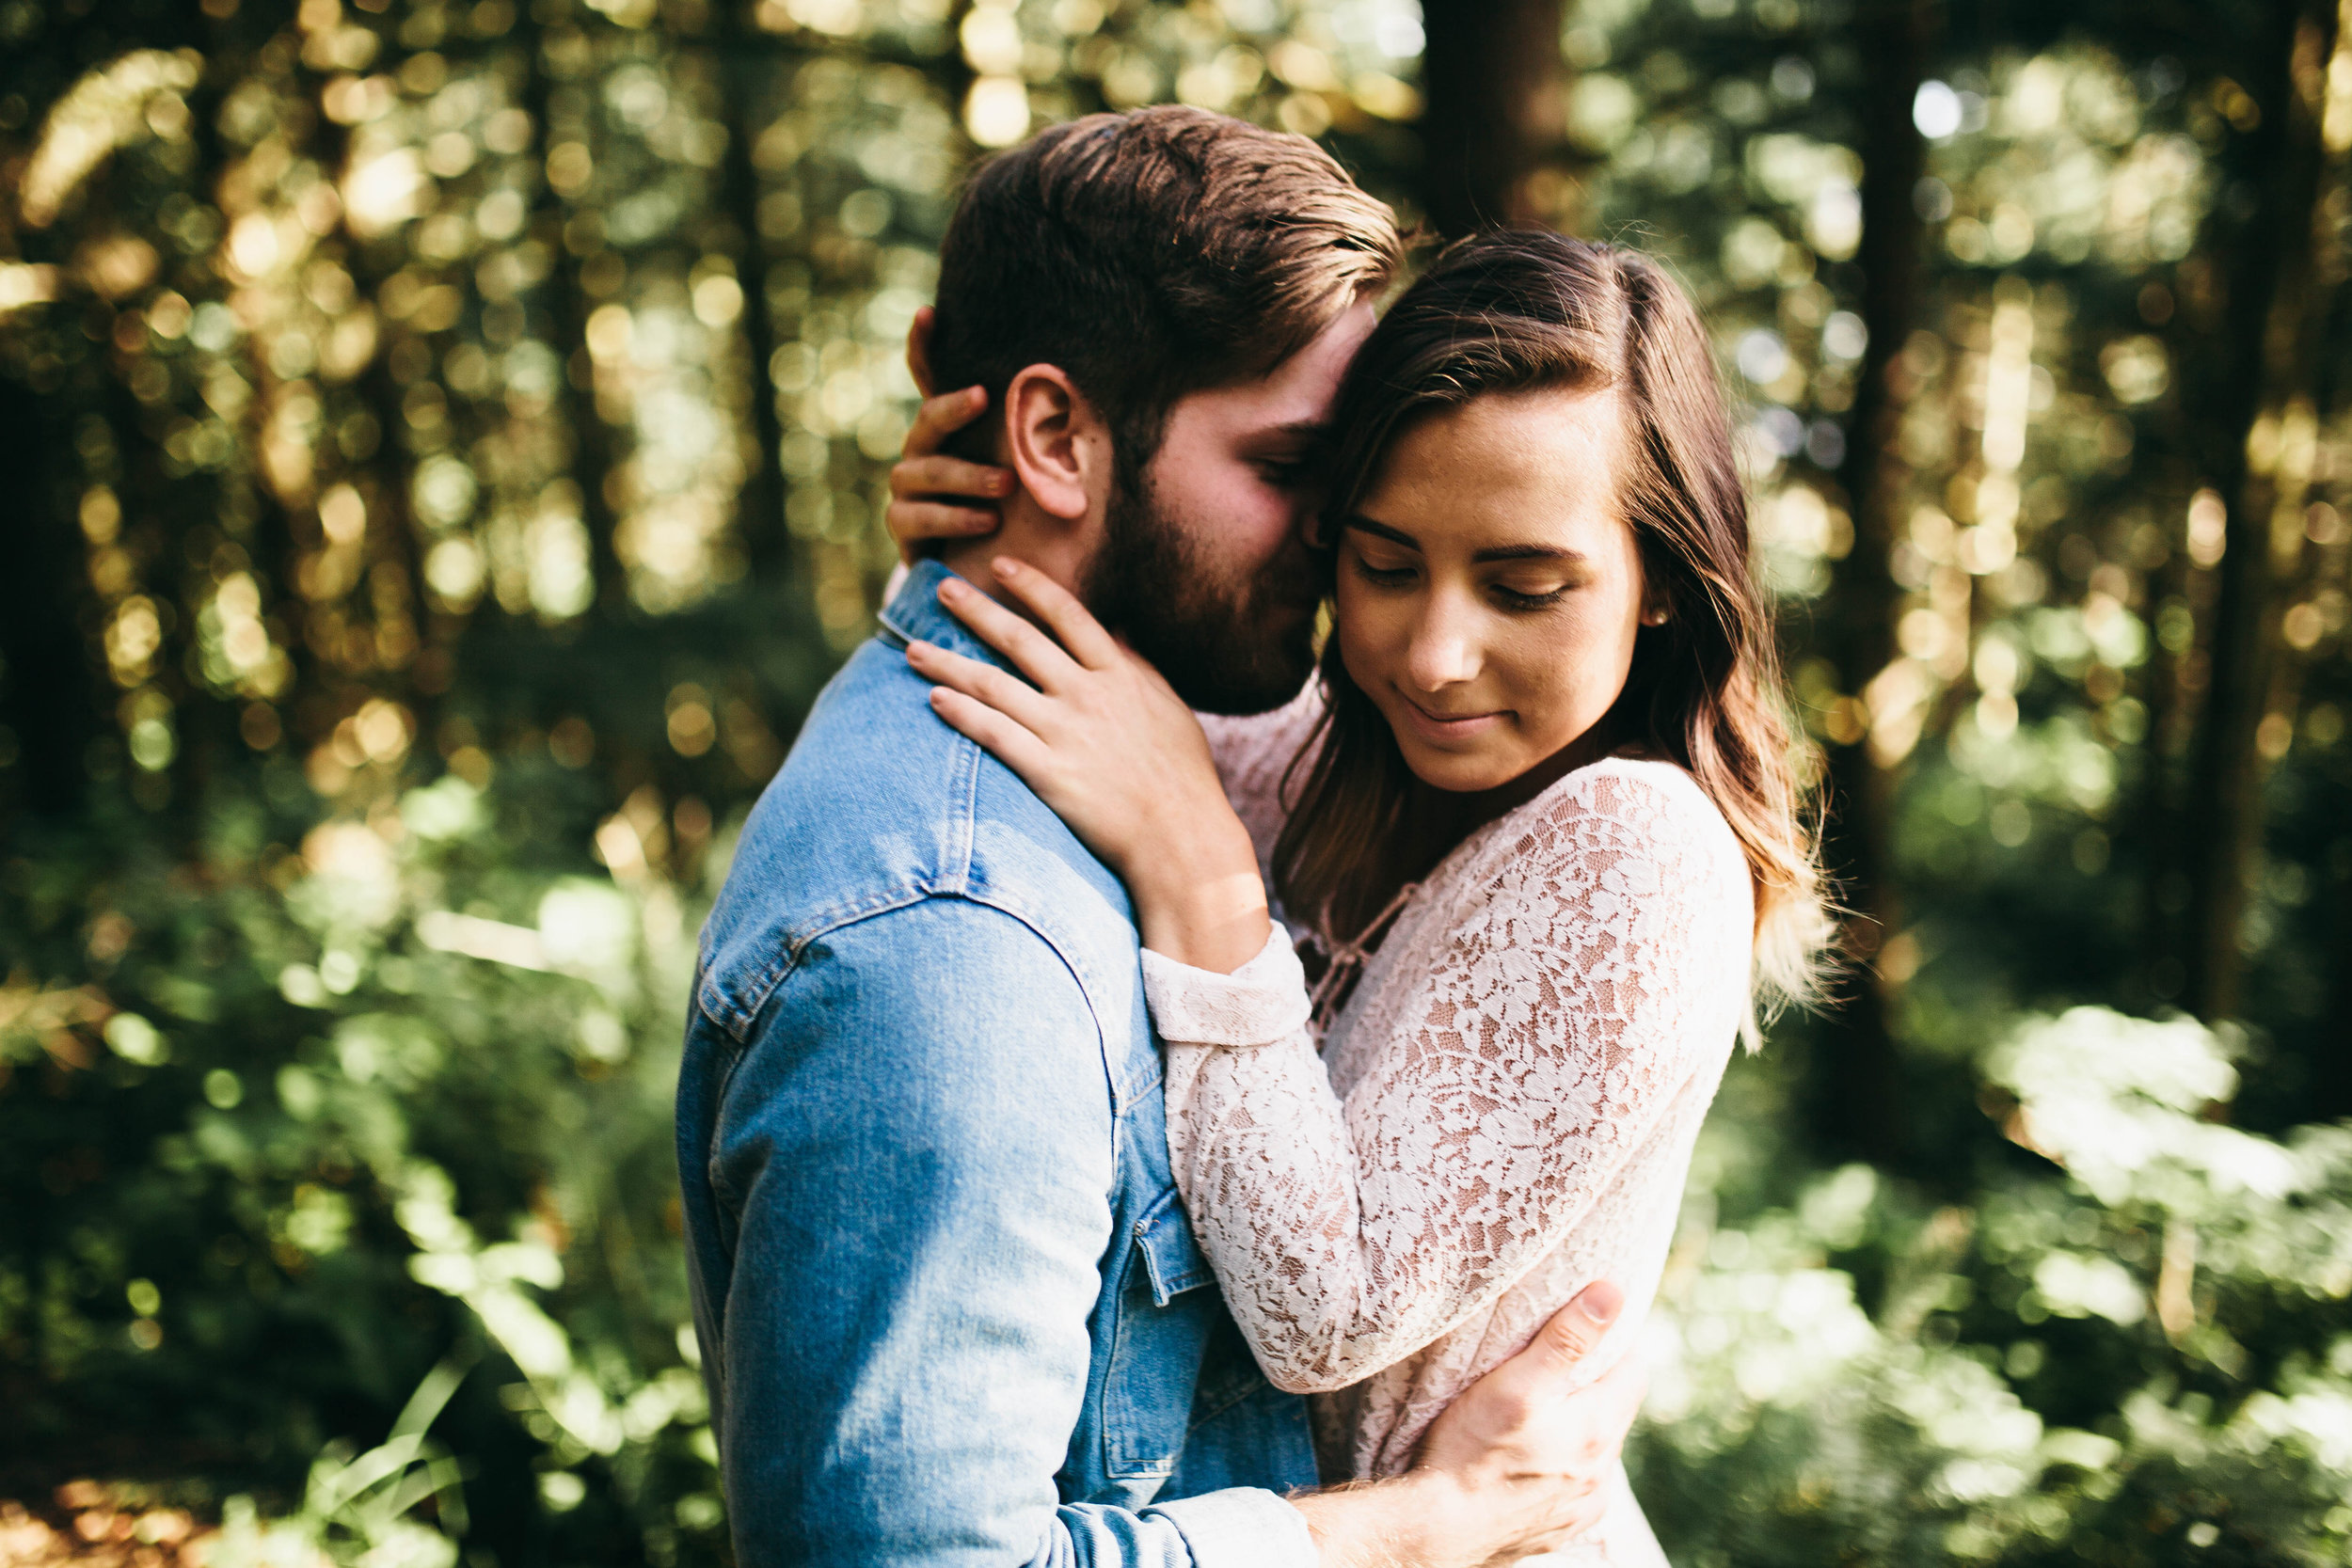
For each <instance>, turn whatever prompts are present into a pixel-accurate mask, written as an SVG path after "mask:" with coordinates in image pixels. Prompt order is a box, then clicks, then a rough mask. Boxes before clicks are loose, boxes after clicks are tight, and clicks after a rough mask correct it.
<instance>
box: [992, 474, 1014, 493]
mask: <svg viewBox="0 0 2352 1568" xmlns="http://www.w3.org/2000/svg"><path fill="white" fill-rule="evenodd" d="M988 487H989V488H990V489H991V490H993V491H994V492H995V493H996V494H998V495H1000V496H1009V495H1011V494H1012V475H1010V474H991V475H989V476H988Z"/></svg>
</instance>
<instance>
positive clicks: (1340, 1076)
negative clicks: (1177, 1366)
mask: <svg viewBox="0 0 2352 1568" xmlns="http://www.w3.org/2000/svg"><path fill="white" fill-rule="evenodd" d="M1314 718H1315V708H1314V705H1313V698H1312V696H1311V694H1310V695H1309V696H1307V697H1303V698H1302V699H1301V700H1300V701H1299V702H1297V703H1294V704H1293V705H1290V706H1289V707H1286V708H1284V709H1282V710H1280V711H1279V712H1277V713H1275V714H1271V715H1267V716H1265V717H1264V718H1263V719H1256V720H1217V721H1210V722H1209V724H1208V728H1209V734H1210V740H1211V744H1212V746H1213V747H1214V748H1215V750H1216V755H1217V761H1218V767H1219V769H1220V772H1221V774H1222V776H1223V777H1224V780H1225V783H1226V784H1227V787H1228V790H1229V793H1230V794H1231V795H1232V799H1233V801H1234V804H1235V807H1236V809H1237V810H1238V811H1239V812H1240V814H1241V816H1242V819H1243V821H1244V823H1245V824H1246V825H1247V826H1248V828H1249V830H1250V832H1251V835H1252V837H1253V839H1255V841H1256V842H1257V844H1258V847H1259V852H1260V858H1261V862H1262V863H1263V861H1264V859H1265V857H1266V855H1267V854H1268V853H1269V851H1270V849H1271V847H1272V844H1273V841H1274V837H1275V834H1276V833H1277V832H1279V828H1280V822H1281V816H1282V812H1283V809H1284V803H1283V801H1282V800H1280V799H1279V783H1280V781H1281V778H1282V775H1283V772H1284V770H1285V769H1286V768H1287V767H1288V765H1289V763H1290V760H1291V757H1292V756H1293V755H1294V754H1295V751H1296V748H1297V746H1298V745H1299V743H1300V741H1301V740H1302V739H1303V738H1304V737H1305V736H1307V735H1308V734H1309V733H1310V732H1311V725H1312V723H1313V721H1314ZM1753 920H1754V917H1753V906H1752V903H1751V895H1750V890H1749V883H1748V877H1747V868H1746V863H1745V860H1744V858H1743V857H1742V855H1741V854H1740V847H1739V845H1738V842H1737V841H1736V840H1735V839H1734V838H1733V836H1732V833H1731V831H1730V828H1729V826H1728V825H1727V824H1726V823H1725V822H1724V819H1723V817H1722V816H1721V814H1720V813H1719V812H1717V811H1716V809H1715V807H1714V805H1713V803H1712V802H1711V801H1710V800H1708V799H1707V797H1706V795H1705V793H1704V792H1703V791H1702V790H1701V789H1700V788H1699V786H1698V785H1697V784H1696V783H1695V782H1694V781H1692V779H1691V778H1690V776H1689V775H1688V774H1686V773H1684V772H1683V771H1682V770H1681V769H1680V768H1676V767H1674V766H1673V765H1671V764H1667V763H1661V762H1649V761H1637V760H1632V759H1628V758H1622V757H1615V758H1609V759H1606V760H1604V761H1601V762H1599V763H1596V764H1594V765H1592V766H1591V767H1588V768H1581V769H1579V770H1577V771H1576V772H1574V773H1571V774H1569V775H1567V776H1566V777H1565V778H1563V779H1561V780H1559V781H1558V782H1557V783H1555V784H1552V785H1551V786H1550V788H1549V789H1547V790H1546V791H1545V792H1544V793H1543V794H1542V795H1540V796H1538V797H1536V798H1535V799H1534V800H1531V801H1529V802H1527V803H1526V804H1525V805H1522V806H1520V807H1518V809H1517V810H1515V811H1513V812H1510V813H1508V814H1506V815H1505V816H1502V817H1501V818H1499V819H1498V820H1496V821H1495V822H1492V823H1489V824H1488V825H1487V826H1486V828H1484V829H1482V830H1480V831H1479V832H1477V833H1474V834H1473V835H1471V837H1470V839H1469V840H1468V841H1466V842H1465V843H1464V844H1462V845H1461V846H1459V847H1456V849H1455V850H1454V852H1453V854H1451V855H1450V856H1448V857H1447V859H1446V860H1445V861H1444V863H1441V864H1440V865H1439V866H1438V869H1437V870H1436V871H1435V872H1434V873H1432V874H1431V875H1430V876H1429V877H1428V878H1427V879H1425V880H1424V881H1423V883H1422V886H1421V887H1420V889H1419V890H1418V891H1417V892H1416V893H1415V894H1414V895H1412V896H1411V897H1410V898H1409V899H1408V900H1407V901H1406V905H1405V907H1404V909H1403V910H1402V911H1400V912H1399V914H1398V915H1397V917H1396V920H1395V922H1394V924H1393V925H1392V926H1391V928H1390V930H1389V932H1388V934H1387V936H1386V938H1385V940H1384V941H1382V942H1381V943H1380V946H1379V948H1378V949H1377V951H1375V953H1374V954H1373V955H1372V957H1371V958H1370V959H1369V961H1368V963H1367V964H1366V966H1365V969H1364V972H1363V975H1362V978H1361V979H1360V980H1359V983H1358V984H1357V986H1356V988H1355V990H1354V993H1353V994H1352V995H1351V996H1350V997H1349V998H1348V1000H1347V1002H1346V1005H1345V1006H1343V1007H1342V1008H1341V1009H1340V1011H1339V1013H1338V1016H1337V1017H1336V1018H1335V1019H1334V1020H1333V1021H1332V1022H1331V1024H1330V1027H1329V1029H1328V1030H1327V1033H1326V1034H1325V1036H1324V1037H1323V1039H1322V1040H1321V1042H1320V1044H1321V1055H1320V1059H1318V1055H1317V1043H1318V1042H1317V1041H1316V1039H1315V1037H1314V1032H1313V1030H1312V1028H1311V1026H1303V1027H1302V1026H1301V1025H1300V1024H1299V1023H1298V1022H1297V1020H1298V1018H1299V1015H1300V1012H1301V1010H1302V1009H1301V993H1300V990H1296V989H1290V990H1286V989H1285V988H1286V987H1287V988H1298V987H1303V981H1302V980H1301V979H1299V978H1296V977H1295V966H1293V967H1292V969H1291V970H1289V971H1280V970H1278V969H1276V968H1274V967H1271V966H1269V965H1268V961H1267V959H1266V958H1264V957H1263V956H1262V958H1261V959H1260V960H1259V961H1258V962H1256V963H1253V964H1252V965H1251V966H1249V969H1248V970H1246V971H1244V972H1242V973H1241V974H1236V975H1233V976H1222V975H1219V976H1204V975H1202V974H1201V973H1200V971H1193V970H1185V969H1184V968H1183V966H1181V965H1173V964H1168V963H1166V961H1165V960H1161V962H1160V965H1159V966H1157V967H1155V968H1153V969H1152V970H1150V971H1148V972H1147V987H1148V992H1147V994H1148V995H1149V996H1150V998H1151V1001H1152V1008H1153V1018H1154V1023H1155V1026H1157V1027H1159V1029H1160V1032H1161V1034H1162V1036H1163V1037H1164V1038H1165V1039H1167V1041H1168V1146H1169V1153H1170V1156H1171V1158H1172V1160H1173V1164H1174V1169H1175V1174H1176V1180H1177V1181H1178V1183H1179V1185H1180V1187H1181V1188H1182V1189H1183V1192H1184V1201H1185V1207H1186V1209H1187V1210H1188V1211H1189V1212H1190V1213H1191V1215H1192V1220H1193V1227H1194V1230H1195V1232H1196V1234H1197V1235H1198V1236H1199V1237H1200V1243H1201V1245H1202V1247H1203V1249H1204V1251H1205V1252H1206V1253H1207V1255H1208V1258H1209V1259H1210V1261H1211V1263H1212V1264H1213V1265H1214V1266H1215V1268H1216V1273H1217V1276H1218V1278H1219V1280H1220V1281H1221V1282H1222V1283H1223V1284H1224V1287H1225V1293H1226V1297H1227V1300H1228V1301H1229V1303H1230V1304H1231V1305H1232V1310H1233V1312H1234V1315H1235V1318H1236V1319H1237V1321H1238V1322H1239V1323H1240V1324H1241V1326H1242V1328H1243V1330H1244V1332H1245V1333H1246V1334H1247V1335H1248V1338H1249V1341H1250V1343H1251V1345H1252V1347H1253V1348H1254V1349H1255V1350H1256V1352H1257V1354H1258V1357H1259V1360H1260V1362H1261V1364H1262V1365H1263V1367H1264V1369H1265V1370H1266V1373H1267V1375H1268V1376H1269V1377H1270V1378H1271V1379H1272V1380H1273V1381H1274V1382H1275V1383H1277V1384H1278V1385H1279V1386H1283V1387H1285V1388H1290V1389H1294V1390H1297V1391H1301V1392H1306V1393H1310V1394H1312V1395H1314V1396H1316V1397H1315V1399H1314V1401H1313V1415H1314V1420H1315V1428H1316V1436H1317V1446H1318V1449H1319V1452H1320V1454H1321V1457H1322V1459H1323V1463H1324V1465H1325V1469H1326V1472H1327V1475H1329V1476H1332V1477H1335V1478H1336V1477H1338V1476H1343V1475H1347V1476H1371V1477H1379V1476H1388V1475H1393V1474H1395V1473H1397V1472H1398V1471H1401V1470H1402V1469H1404V1468H1405V1467H1406V1464H1407V1463H1408V1461H1409V1459H1410V1456H1411V1453H1412V1449H1413V1446H1414V1444H1415V1443H1416V1442H1418V1440H1419V1439H1420V1437H1421V1435H1422V1433H1423V1432H1424V1431H1425V1430H1426V1429H1427V1427H1428V1425H1429V1423H1430V1422H1431V1421H1432V1420H1434V1419H1435V1418H1437V1416H1438V1413H1439V1412H1440V1411H1442V1410H1443V1409H1444V1408H1445V1406H1446V1404H1447V1403H1448V1402H1450V1401H1452V1400H1453V1398H1454V1396H1455V1395H1456V1394H1458V1393H1460V1392H1461V1391H1462V1389H1463V1388H1465V1387H1467V1386H1469V1385H1470V1383H1472V1382H1474V1381H1475V1380H1476V1379H1477V1378H1478V1377H1480V1376H1481V1375H1483V1374H1484V1373H1485V1372H1486V1371H1487V1370H1490V1369H1491V1368H1492V1367H1494V1366H1495V1365H1496V1364H1497V1363H1499V1362H1501V1361H1502V1360H1504V1359H1505V1358H1507V1357H1508V1356H1510V1355H1511V1354H1514V1353H1516V1352H1517V1351H1518V1350H1519V1349H1520V1348H1522V1347H1523V1346H1524V1345H1525V1344H1526V1343H1527V1341H1528V1340H1529V1339H1530V1338H1533V1337H1534V1332H1535V1330H1536V1329H1537V1328H1539V1327H1540V1326H1541V1325H1542V1324H1543V1323H1544V1321H1545V1320H1546V1319H1547V1318H1549V1316H1550V1314H1551V1313H1552V1312H1553V1311H1554V1310H1555V1309H1557V1308H1558V1307H1560V1306H1562V1305H1563V1304H1565V1302H1566V1301H1567V1300H1568V1298H1569V1297H1571V1296H1572V1295H1574V1294H1575V1293H1576V1291H1579V1290H1581V1289H1582V1288H1583V1287H1584V1286H1585V1285H1587V1284H1589V1283H1591V1282H1592V1281H1593V1280H1595V1279H1598V1278H1602V1277H1608V1278H1611V1279H1614V1280H1616V1281H1617V1282H1619V1283H1620V1284H1621V1285H1622V1286H1624V1288H1625V1290H1626V1291H1627V1294H1628V1297H1629V1300H1628V1303H1627V1309H1626V1312H1625V1314H1624V1316H1623V1318H1621V1319H1620V1321H1619V1323H1618V1324H1617V1326H1616V1327H1615V1328H1614V1329H1613V1330H1612V1332H1611V1335H1610V1337H1609V1340H1608V1342H1607V1343H1605V1344H1604V1345H1603V1347H1602V1349H1601V1351H1600V1353H1599V1354H1597V1355H1595V1356H1594V1357H1592V1358H1591V1360H1590V1361H1589V1362H1588V1363H1587V1367H1586V1370H1585V1375H1586V1376H1587V1377H1588V1378H1590V1377H1598V1376H1599V1375H1601V1374H1602V1373H1603V1372H1604V1371H1606V1370H1608V1368H1609V1367H1611V1366H1613V1364H1614V1363H1615V1361H1616V1359H1617V1358H1618V1357H1619V1356H1620V1355H1621V1354H1624V1353H1625V1351H1626V1350H1627V1349H1628V1348H1629V1345H1630V1344H1631V1341H1632V1338H1633V1336H1635V1335H1636V1334H1638V1332H1639V1327H1640V1323H1641V1320H1642V1319H1643V1318H1644V1316H1645V1314H1646V1313H1647V1311H1648V1308H1649V1306H1650V1303H1651V1300H1652V1298H1653V1296H1654V1294H1655V1292H1656V1289H1657V1283H1658V1276H1659V1274H1660V1272H1661V1268H1662V1267H1663V1264H1664V1260H1665V1252H1666V1247H1667V1244H1668V1243H1669V1242H1670V1240H1671V1239H1672V1234H1673V1229H1674V1224H1675V1219H1676V1214H1677V1209H1678V1206H1679V1203H1680V1198H1681V1195H1682V1188H1683V1183H1684V1180H1685V1178H1686V1175H1687V1172H1688V1167H1689V1164H1690V1157H1691V1148H1692V1141H1693V1140H1694V1139H1695V1137H1696V1135H1697V1132H1698V1128H1699V1124H1700V1122H1701V1121H1702V1120H1703V1119H1704V1117H1705V1116H1706V1113H1707V1109H1708V1104H1709V1102H1710V1101H1712V1100H1713V1098H1714V1094H1715V1089H1716V1085H1717V1084H1718V1083H1719V1082H1720V1080H1721V1077H1722V1073H1723V1069H1724V1064H1725V1062H1726V1061H1727V1059H1728V1057H1729V1054H1730V1051H1731V1047H1732V1042H1733V1040H1734V1039H1735V1038H1736V1037H1737V1034H1738V1030H1739V1025H1740V1018H1741V1016H1742V1014H1743V1011H1744V1008H1745V1006H1746V999H1747V990H1748V978H1749V967H1750V959H1751V953H1750V947H1751V939H1752V930H1753ZM1152 957H1153V958H1156V957H1157V956H1156V955H1153V956H1152ZM1207 980H1215V981H1220V982H1225V983H1226V984H1225V989H1224V990H1222V991H1221V992H1218V993H1217V994H1218V1002H1219V1006H1218V1007H1217V1011H1216V1021H1217V1022H1216V1030H1215V1033H1216V1037H1217V1038H1218V1039H1219V1040H1222V1041H1224V1042H1226V1043H1223V1044H1212V1043H1205V1042H1200V1041H1192V1040H1186V1039H1184V1038H1182V1037H1180V1036H1179V1035H1177V1034H1173V1033H1171V1032H1170V1029H1169V1027H1168V1025H1169V1024H1170V1023H1172V1022H1178V1021H1180V1020H1181V1019H1183V1018H1184V1017H1185V1008H1186V1007H1187V1006H1190V1005H1191V1004H1190V1003H1189V1002H1188V1001H1187V999H1186V998H1187V996H1188V995H1189V991H1188V989H1187V988H1188V987H1192V986H1198V985H1200V983H1201V982H1202V981H1207ZM1253 997H1254V1000H1252V998H1253ZM1253 1009H1254V1011H1253ZM1245 1039H1248V1040H1251V1041H1253V1042H1254V1043H1251V1044H1248V1045H1242V1046H1239V1048H1236V1043H1235V1042H1239V1041H1242V1040H1245ZM1627 1504H1628V1506H1625V1507H1619V1508H1615V1509H1613V1511H1612V1514H1611V1518H1610V1521H1609V1523H1608V1524H1607V1525H1605V1526H1604V1527H1603V1528H1602V1529H1601V1530H1599V1531H1597V1532H1596V1534H1595V1536H1593V1537H1588V1538H1587V1539H1586V1541H1584V1542H1581V1543H1579V1544H1578V1545H1577V1546H1576V1547H1575V1548H1572V1549H1571V1550H1570V1551H1569V1552H1567V1553H1565V1554H1562V1555H1561V1557H1560V1559H1559V1560H1564V1561H1570V1562H1590V1563H1612V1564H1617V1565H1620V1568H1623V1565H1625V1564H1629V1563H1637V1562H1639V1563H1651V1562H1657V1561H1661V1559H1660V1558H1659V1557H1658V1556H1657V1547H1656V1544H1655V1542H1654V1541H1653V1540H1652V1539H1651V1538H1650V1536H1649V1532H1648V1528H1647V1526H1646V1524H1645V1523H1644V1522H1643V1521H1642V1520H1641V1518H1640V1515H1639V1511H1638V1509H1633V1508H1631V1507H1630V1505H1629V1497H1628V1498H1627ZM1629 1513H1630V1515H1631V1517H1630V1518H1628V1517H1626V1515H1627V1514H1629Z"/></svg>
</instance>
